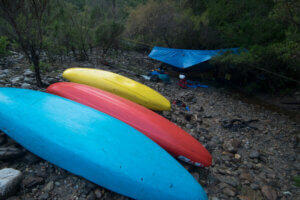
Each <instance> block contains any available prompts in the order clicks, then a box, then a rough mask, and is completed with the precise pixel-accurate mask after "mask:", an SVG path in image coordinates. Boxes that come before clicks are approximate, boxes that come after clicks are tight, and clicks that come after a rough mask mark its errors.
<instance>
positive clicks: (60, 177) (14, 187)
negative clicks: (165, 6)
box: [0, 55, 300, 200]
mask: <svg viewBox="0 0 300 200" xmlns="http://www.w3.org/2000/svg"><path fill="white" fill-rule="evenodd" d="M127 57H128V56H123V57H121V58H119V57H118V59H117V60H118V62H114V66H120V65H122V66H131V67H133V68H129V72H128V71H126V70H123V69H127V70H128V67H125V68H119V67H109V66H100V65H99V66H98V68H101V69H105V70H110V71H113V72H117V73H120V74H123V75H126V76H128V77H130V78H132V79H135V80H137V81H140V82H143V83H144V84H146V85H148V86H150V87H151V88H153V89H156V90H157V91H159V92H160V93H162V94H163V95H164V96H166V97H167V98H168V99H169V100H170V101H171V102H173V101H176V100H181V101H183V102H184V103H186V104H187V105H188V106H189V109H190V110H189V111H188V110H186V109H184V108H183V107H178V106H176V105H172V109H171V111H164V112H162V113H160V114H161V115H163V116H164V117H166V118H168V119H169V120H171V121H172V122H174V123H176V124H177V125H178V126H180V127H182V128H183V129H185V130H186V131H187V132H188V133H190V134H191V135H192V136H194V137H195V138H196V139H197V140H199V141H200V142H201V143H202V144H203V145H205V146H206V148H207V149H208V150H209V151H210V152H211V154H212V155H213V165H212V166H211V167H209V168H196V167H192V166H190V165H187V164H184V163H182V164H183V165H184V166H185V168H186V169H187V170H189V171H190V173H191V174H192V175H193V176H194V177H195V179H197V180H198V181H199V183H200V184H201V185H202V186H203V187H204V188H205V190H206V191H207V194H208V196H209V199H211V200H218V199H220V200H221V199H240V200H252V199H257V200H259V199H267V200H276V199H291V200H294V199H297V196H298V198H299V196H300V190H299V188H298V187H296V186H295V183H294V178H295V177H296V176H298V175H299V170H300V162H299V160H300V159H299V157H300V154H299V150H300V149H299V147H300V145H299V140H300V129H299V128H300V127H299V119H297V118H293V119H291V118H290V117H288V116H286V115H284V114H281V113H277V112H273V111H270V110H268V109H265V108H264V107H261V106H259V105H254V104H248V103H245V102H243V101H240V100H238V99H237V98H233V97H232V95H233V94H232V93H229V92H226V91H224V90H221V89H215V88H213V87H210V88H197V89H191V88H189V89H181V88H179V87H178V86H177V85H176V81H177V80H176V79H172V80H171V81H172V82H171V84H167V85H166V84H163V83H155V82H150V81H146V80H144V79H143V78H141V77H140V76H137V75H136V74H137V73H146V71H147V70H149V68H150V67H151V66H153V63H152V62H151V61H149V60H148V59H147V58H146V57H144V56H143V55H139V57H140V58H141V59H139V60H138V61H137V63H135V64H133V63H132V62H133V61H132V60H133V59H132V60H130V59H129V60H128V59H127ZM109 61H110V62H113V59H111V60H109ZM138 65H140V66H145V67H144V68H134V66H138ZM28 66H29V65H28V64H27V63H26V62H25V61H24V58H22V57H20V56H18V57H17V56H16V59H15V60H14V62H13V63H12V66H11V67H10V68H5V69H4V68H0V87H22V88H29V89H39V88H37V87H36V86H35V80H34V74H33V73H32V72H31V71H30V70H28ZM72 66H82V67H94V66H95V64H92V63H88V62H86V63H70V64H63V65H57V66H56V67H55V68H53V69H51V70H48V72H47V71H45V72H44V75H43V81H44V83H45V84H46V85H49V84H51V83H55V82H59V81H63V79H62V77H61V72H62V71H63V70H64V69H65V68H68V67H72ZM130 72H134V73H130ZM41 90H43V89H41ZM1 195H2V196H4V195H9V196H10V197H9V198H8V199H9V200H19V199H20V200H21V199H22V200H23V199H26V200H31V199H74V200H75V199H82V200H83V199H88V200H94V199H128V198H126V197H124V196H121V195H118V194H116V193H113V192H110V191H108V190H106V189H104V188H101V187H99V186H97V185H95V184H93V183H90V182H89V181H87V180H85V179H83V178H81V177H78V176H75V175H72V174H70V173H68V172H67V171H65V170H62V169H60V168H58V167H56V166H54V165H52V164H51V163H48V162H46V161H44V160H42V159H40V158H38V157H36V156H35V155H33V154H31V153H30V152H28V151H26V150H25V149H23V148H22V147H21V146H20V145H18V144H17V143H15V142H14V141H13V140H11V139H10V138H8V137H7V136H6V135H5V134H4V133H1V134H0V196H1ZM0 199H1V197H0Z"/></svg>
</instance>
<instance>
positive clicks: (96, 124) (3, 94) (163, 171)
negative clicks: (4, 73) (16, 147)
mask: <svg viewBox="0 0 300 200" xmlns="http://www.w3.org/2000/svg"><path fill="white" fill-rule="evenodd" d="M0 130H2V131H3V132H5V133H6V134H7V135H9V136H10V137H11V138H13V139H14V140H16V141H17V142H18V143H20V144H21V145H22V146H24V147H25V148H26V149H28V150H29V151H31V152H32V153H34V154H36V155H38V156H40V157H41V158H43V159H45V160H47V161H49V162H51V163H53V164H55V165H57V166H59V167H61V168H64V169H66V170H68V171H70V172H72V173H74V174H76V175H79V176H82V177H84V178H86V179H88V180H90V181H92V182H94V183H96V184H98V185H100V186H103V187H105V188H107V189H109V190H112V191H114V192H117V193H120V194H123V195H125V196H128V197H131V198H134V199H165V200H167V199H172V200H176V199H193V200H196V199H201V200H205V199H207V197H206V194H205V192H204V190H203V189H202V187H201V186H200V185H199V184H198V182H197V181H196V180H195V179H194V178H193V177H192V176H191V175H190V174H189V173H188V171H187V170H185V169H184V168H183V167H182V166H181V165H180V164H179V163H178V162H177V161H176V160H175V159H174V158H172V157H171V156H170V155H169V154H168V153H167V152H166V151H164V150H163V149H162V148H161V147H160V146H158V145H157V144H156V143H154V142H153V141H152V140H150V139H149V138H147V137H146V136H145V135H144V134H141V133H140V132H138V131H137V130H135V129H134V128H132V127H130V126H129V125H127V124H125V123H123V122H121V121H119V120H117V119H115V118H113V117H111V116H109V115H107V114H104V113H101V112H99V111H97V110H94V109H92V108H89V107H87V106H84V105H81V104H79V103H76V102H73V101H70V100H67V99H64V98H61V97H58V96H55V95H51V94H47V93H43V92H38V91H33V90H26V89H16V88H0Z"/></svg>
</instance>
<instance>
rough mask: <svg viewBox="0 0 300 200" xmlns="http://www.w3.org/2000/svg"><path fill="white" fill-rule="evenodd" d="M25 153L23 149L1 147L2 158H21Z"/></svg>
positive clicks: (0, 155)
mask: <svg viewBox="0 0 300 200" xmlns="http://www.w3.org/2000/svg"><path fill="white" fill-rule="evenodd" d="M23 154H24V151H23V150H20V149H18V148H15V147H0V160H9V159H14V158H19V157H21V156H22V155H23Z"/></svg>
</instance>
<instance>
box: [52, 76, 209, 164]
mask: <svg viewBox="0 0 300 200" xmlns="http://www.w3.org/2000/svg"><path fill="white" fill-rule="evenodd" d="M46 92H48V93H52V94H55V95H58V96H61V97H65V98H67V99H70V100H73V101H76V102H78V103H81V104H84V105H87V106H90V107H92V108H94V109H96V110H99V111H101V112H104V113H106V114H108V115H110V116H112V117H115V118H117V119H119V120H121V121H123V122H125V123H127V124H129V125H130V126H132V127H134V128H135V129H137V130H139V131H140V132H142V133H143V134H145V135H146V136H148V137H149V138H151V139H152V140H153V141H155V142H156V143H157V144H159V145H160V146H161V147H162V148H164V149H165V150H166V151H168V152H169V153H170V154H172V155H174V156H175V157H176V158H178V159H180V160H183V161H185V162H188V163H190V164H193V165H195V166H198V167H200V166H202V167H203V166H205V167H207V166H210V165H211V162H212V157H211V155H210V153H209V152H208V151H207V150H206V148H205V147H203V146H202V145H201V144H200V143H199V142H198V141H197V140H196V139H195V138H193V137H192V136H191V135H189V134H188V133H187V132H185V131H184V130H182V129H181V128H179V127H178V126H176V125H175V124H173V123H172V122H170V121H169V120H167V119H166V118H164V117H162V116H160V115H159V114H157V113H155V112H153V111H151V110H149V109H147V108H145V107H143V106H140V105H138V104H136V103H134V102H131V101H129V100H127V99H124V98H122V97H119V96H116V95H114V94H111V93H109V92H105V91H103V90H100V89H97V88H94V87H90V86H87V85H82V84H78V83H70V82H61V83H55V84H52V85H50V86H49V87H48V88H47V90H46Z"/></svg>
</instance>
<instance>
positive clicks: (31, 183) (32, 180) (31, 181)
mask: <svg viewBox="0 0 300 200" xmlns="http://www.w3.org/2000/svg"><path fill="white" fill-rule="evenodd" d="M44 182H45V180H44V179H43V178H41V177H33V176H28V177H26V179H24V180H23V181H22V185H23V187H25V188H33V187H35V186H37V185H40V184H43V183H44Z"/></svg>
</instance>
